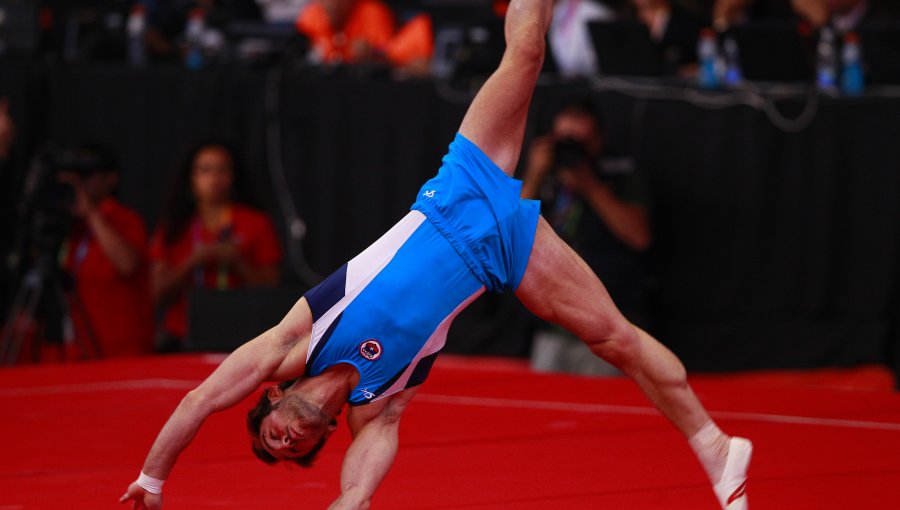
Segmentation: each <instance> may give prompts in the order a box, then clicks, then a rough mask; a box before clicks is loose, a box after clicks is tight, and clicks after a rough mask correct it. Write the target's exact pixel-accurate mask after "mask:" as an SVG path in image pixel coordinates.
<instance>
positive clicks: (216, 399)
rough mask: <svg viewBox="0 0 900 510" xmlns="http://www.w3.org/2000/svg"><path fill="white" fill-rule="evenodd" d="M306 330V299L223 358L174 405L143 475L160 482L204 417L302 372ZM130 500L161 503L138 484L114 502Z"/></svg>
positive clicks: (151, 506) (308, 319) (138, 503)
mask: <svg viewBox="0 0 900 510" xmlns="http://www.w3.org/2000/svg"><path fill="white" fill-rule="evenodd" d="M311 328H312V314H311V313H310V311H309V306H308V305H307V304H306V299H305V298H301V299H300V300H299V301H298V302H297V304H295V305H294V307H293V308H292V309H291V311H290V312H288V314H287V316H285V318H284V319H283V320H282V321H281V322H280V323H279V324H278V325H277V326H275V327H273V328H272V329H270V330H268V331H266V332H264V333H263V334H261V335H260V336H258V337H256V338H255V339H253V340H251V341H249V342H247V343H246V344H244V345H242V346H241V347H240V348H238V349H237V350H236V351H234V352H233V353H232V354H231V355H230V356H228V357H227V358H226V359H225V361H223V362H222V364H221V365H219V366H218V368H216V370H215V371H214V372H213V373H212V374H211V375H210V376H209V377H207V378H206V380H205V381H203V382H202V383H201V384H200V385H199V386H197V387H196V388H195V389H193V390H191V391H190V392H188V394H187V395H186V396H185V397H184V398H183V399H182V400H181V403H180V404H178V407H177V408H176V409H175V411H174V412H173V413H172V416H171V417H169V420H168V421H167V422H166V424H165V425H164V426H163V428H162V430H161V431H160V432H159V435H158V436H157V437H156V441H155V442H154V443H153V447H152V448H150V453H149V454H148V455H147V459H146V461H145V462H144V467H143V469H142V475H144V476H146V477H150V478H152V479H156V480H165V479H166V478H167V477H168V476H169V472H170V471H171V470H172V467H173V466H174V465H175V461H176V459H177V458H178V455H180V454H181V452H182V451H183V450H184V449H185V448H187V446H188V445H189V444H190V442H191V440H193V438H194V436H195V435H196V434H197V431H198V430H199V429H200V426H201V425H202V424H203V421H204V420H206V418H207V416H209V415H210V414H212V413H214V412H217V411H221V410H224V409H228V408H229V407H232V406H234V405H235V404H237V403H239V402H240V401H242V400H243V399H244V398H246V397H247V396H248V395H250V394H251V393H253V392H254V391H256V389H257V388H258V387H259V385H260V384H262V383H263V382H265V381H267V380H271V379H288V378H294V377H297V376H299V375H300V374H302V373H303V369H304V367H305V362H306V346H308V345H309V333H310V330H311ZM129 500H133V501H134V502H135V506H134V508H137V509H141V508H148V509H156V508H160V507H161V504H162V498H161V496H160V495H157V494H151V493H150V492H148V491H147V490H146V489H145V488H144V487H143V486H142V485H141V484H140V483H138V481H135V482H134V483H132V484H131V485H130V486H129V487H128V489H127V491H126V492H125V494H124V495H123V496H122V497H121V498H120V499H119V502H120V503H124V502H126V501H129Z"/></svg>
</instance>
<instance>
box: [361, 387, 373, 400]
mask: <svg viewBox="0 0 900 510" xmlns="http://www.w3.org/2000/svg"><path fill="white" fill-rule="evenodd" d="M359 391H361V392H362V394H363V396H364V397H366V400H372V399H373V398H375V394H374V393H372V392H371V391H369V388H365V389H362V390H359Z"/></svg>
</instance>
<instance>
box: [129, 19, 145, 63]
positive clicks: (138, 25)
mask: <svg viewBox="0 0 900 510" xmlns="http://www.w3.org/2000/svg"><path fill="white" fill-rule="evenodd" d="M146 27H147V22H146V10H145V9H144V4H140V3H137V4H134V5H133V6H132V7H131V13H130V14H129V15H128V25H127V28H126V32H127V33H128V63H129V64H130V65H131V66H132V67H144V65H146V64H147V52H146V51H145V49H144V31H145V30H146Z"/></svg>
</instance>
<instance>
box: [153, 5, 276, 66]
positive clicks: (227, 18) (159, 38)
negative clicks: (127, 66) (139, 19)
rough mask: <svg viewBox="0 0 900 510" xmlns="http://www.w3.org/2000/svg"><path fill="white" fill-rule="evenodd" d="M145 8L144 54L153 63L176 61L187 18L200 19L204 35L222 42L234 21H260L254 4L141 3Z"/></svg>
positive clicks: (257, 7) (260, 16)
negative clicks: (196, 17) (194, 15)
mask: <svg viewBox="0 0 900 510" xmlns="http://www.w3.org/2000/svg"><path fill="white" fill-rule="evenodd" d="M141 2H142V3H143V4H144V5H145V6H146V7H147V17H148V26H147V30H146V32H145V36H144V38H145V44H146V47H147V52H148V53H149V54H150V55H151V57H152V58H154V59H155V60H173V59H178V58H180V55H181V48H180V46H179V43H180V42H181V40H182V39H183V37H184V32H185V28H186V27H187V22H188V18H189V16H191V15H192V14H196V15H200V16H202V17H203V19H204V25H205V27H206V28H207V30H208V32H209V33H210V34H212V35H213V36H214V37H216V38H218V39H220V40H222V41H223V42H224V34H225V33H226V31H227V29H228V24H229V23H230V22H232V21H236V20H261V19H262V13H261V12H260V8H259V6H258V5H257V4H256V2H255V1H254V0H141Z"/></svg>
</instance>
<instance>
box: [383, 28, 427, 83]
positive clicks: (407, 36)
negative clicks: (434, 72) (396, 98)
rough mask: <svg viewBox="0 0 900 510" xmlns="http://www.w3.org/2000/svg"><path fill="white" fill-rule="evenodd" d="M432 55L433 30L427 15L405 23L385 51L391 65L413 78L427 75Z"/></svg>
mask: <svg viewBox="0 0 900 510" xmlns="http://www.w3.org/2000/svg"><path fill="white" fill-rule="evenodd" d="M433 53H434V29H433V28H432V23H431V17H430V16H428V15H427V14H419V15H417V16H414V17H413V18H412V19H410V20H409V21H407V22H406V24H404V25H403V26H402V27H401V28H400V30H399V31H397V33H396V34H395V35H394V36H393V37H392V38H391V40H390V41H389V42H388V44H387V48H386V50H385V55H386V56H387V59H388V62H390V63H391V65H393V66H394V67H396V68H398V69H401V70H403V71H405V72H406V73H408V74H412V75H415V76H423V75H426V74H428V72H429V71H430V67H431V57H432V54H433Z"/></svg>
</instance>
